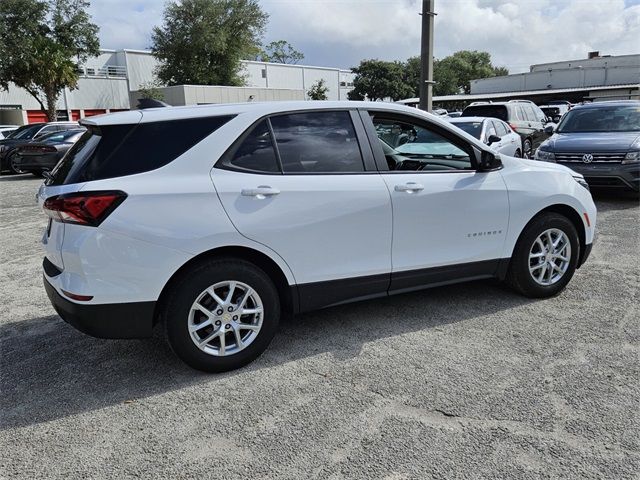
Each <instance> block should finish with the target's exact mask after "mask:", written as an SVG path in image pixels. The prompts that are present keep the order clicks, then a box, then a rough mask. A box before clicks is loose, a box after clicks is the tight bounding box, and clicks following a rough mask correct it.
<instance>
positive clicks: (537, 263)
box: [506, 212, 580, 298]
mask: <svg viewBox="0 0 640 480" xmlns="http://www.w3.org/2000/svg"><path fill="white" fill-rule="evenodd" d="M579 254H580V241H579V240H578V233H577V232H576V229H575V227H574V225H573V223H571V222H570V221H569V220H568V219H567V218H566V217H564V216H562V215H560V214H557V213H553V212H547V213H543V214H541V215H539V216H537V217H536V218H534V219H533V220H532V221H531V222H529V224H528V225H527V226H526V227H525V229H524V230H523V232H522V234H521V235H520V238H519V239H518V243H517V244H516V248H515V250H514V252H513V256H512V257H511V261H510V263H509V271H508V273H507V279H506V280H507V283H508V284H509V285H510V286H511V287H513V288H514V289H515V290H517V291H518V292H520V293H522V294H523V295H525V296H527V297H532V298H545V297H551V296H553V295H556V294H558V293H559V292H561V291H562V290H563V289H564V288H565V287H566V286H567V284H568V283H569V280H571V277H573V274H574V272H575V270H576V265H577V263H578V257H579Z"/></svg>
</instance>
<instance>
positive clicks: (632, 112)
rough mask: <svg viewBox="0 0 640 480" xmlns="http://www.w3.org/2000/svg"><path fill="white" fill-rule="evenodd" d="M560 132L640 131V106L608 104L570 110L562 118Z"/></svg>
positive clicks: (558, 130) (558, 129)
mask: <svg viewBox="0 0 640 480" xmlns="http://www.w3.org/2000/svg"><path fill="white" fill-rule="evenodd" d="M556 131H557V132H558V133H577V132H638V131H640V106H626V105H625V106H606V105H603V106H602V107H597V108H593V107H589V108H584V109H575V110H570V111H569V112H567V113H566V114H565V116H564V117H563V118H562V121H561V122H560V124H559V125H558V128H557V130H556Z"/></svg>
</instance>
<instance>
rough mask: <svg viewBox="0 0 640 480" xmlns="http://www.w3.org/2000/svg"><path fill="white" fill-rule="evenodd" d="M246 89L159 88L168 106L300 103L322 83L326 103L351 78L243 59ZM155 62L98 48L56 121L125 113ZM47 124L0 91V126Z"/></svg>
mask: <svg viewBox="0 0 640 480" xmlns="http://www.w3.org/2000/svg"><path fill="white" fill-rule="evenodd" d="M242 63H243V72H242V73H243V75H244V77H245V82H246V86H245V87H226V86H203V85H179V86H175V87H165V88H163V89H162V90H163V93H164V95H165V101H166V102H167V103H169V104H171V105H196V104H203V103H230V102H246V101H267V100H303V99H306V98H307V94H306V92H307V91H308V90H309V88H310V87H311V85H312V84H313V83H315V82H317V81H318V80H320V79H323V80H324V81H325V82H326V86H327V87H328V89H329V90H328V92H327V96H328V98H329V100H343V99H344V100H346V99H347V93H348V92H349V91H350V90H352V89H353V79H354V77H355V75H354V74H353V73H352V72H351V71H350V70H343V69H339V68H327V67H312V66H305V65H285V64H278V63H268V62H254V61H244V62H242ZM156 66H157V60H156V59H155V57H153V55H151V52H150V51H146V50H129V49H124V50H101V53H100V55H99V56H97V57H95V58H91V59H89V60H87V62H86V64H85V65H83V66H82V67H81V68H80V72H79V73H80V79H79V81H78V88H77V89H75V90H69V89H64V91H63V92H62V94H61V96H60V99H59V101H58V106H57V107H58V113H59V120H79V119H80V118H84V117H89V116H92V115H99V114H103V113H109V112H116V111H120V110H129V109H130V108H134V107H135V105H136V103H137V98H138V96H139V95H138V94H137V93H136V91H137V90H138V89H139V88H140V87H141V86H142V85H143V84H145V83H148V82H153V81H154V79H155V76H154V69H155V67H156ZM44 120H45V114H44V112H42V111H41V109H40V104H39V103H38V102H37V101H36V99H35V98H33V97H32V96H31V95H29V93H27V92H26V91H25V90H23V89H21V88H17V87H15V86H13V85H10V86H9V90H8V91H5V90H0V124H8V125H13V124H15V125H22V124H25V123H33V122H39V121H44Z"/></svg>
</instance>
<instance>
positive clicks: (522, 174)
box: [38, 102, 596, 372]
mask: <svg viewBox="0 0 640 480" xmlns="http://www.w3.org/2000/svg"><path fill="white" fill-rule="evenodd" d="M82 124H83V125H84V126H86V127H87V129H88V131H87V132H86V133H85V135H84V136H83V137H82V138H81V139H80V140H79V141H78V142H77V143H76V144H75V146H74V147H73V148H71V149H70V150H69V152H68V154H67V155H66V156H65V157H64V158H63V159H62V161H61V162H60V163H59V164H58V165H57V167H56V168H55V169H54V170H53V171H52V173H51V176H50V178H49V179H48V180H47V181H46V184H45V185H43V186H42V187H41V188H40V191H39V194H38V196H39V201H40V202H41V204H42V205H43V208H44V211H45V212H46V213H47V214H48V215H49V217H50V220H49V225H48V227H47V229H46V232H45V233H44V236H43V243H44V246H45V249H46V258H45V260H44V276H45V287H46V290H47V293H48V295H49V298H50V299H51V302H52V303H53V305H54V307H55V308H56V310H57V311H58V313H59V314H60V316H61V317H62V318H63V319H64V320H65V321H67V322H68V323H70V324H72V325H74V326H75V327H76V328H78V329H79V330H81V331H83V332H86V333H88V334H90V335H94V336H96V337H102V338H136V337H147V336H150V335H151V332H152V328H153V327H154V326H155V325H156V324H162V325H163V328H164V329H165V330H166V334H167V338H168V340H169V342H170V344H171V346H172V347H173V349H174V351H175V352H176V353H177V354H178V356H179V357H180V358H182V359H183V360H184V361H185V362H187V363H188V364H189V365H191V366H192V367H195V368H198V369H202V370H205V371H216V372H219V371H224V370H229V369H233V368H237V367H240V366H242V365H245V364H247V363H248V362H250V361H252V360H253V359H255V358H256V357H257V356H258V355H260V353H261V352H263V351H264V350H265V349H266V348H267V345H268V344H269V342H270V341H271V339H272V337H273V335H274V334H275V332H276V329H277V326H278V320H279V318H280V316H281V314H282V313H285V312H289V313H294V314H295V313H298V312H303V311H309V310H313V309H318V308H322V307H327V306H331V305H337V304H341V303H345V302H350V301H355V300H362V299H367V298H373V297H380V296H386V295H392V294H396V293H402V292H407V291H411V290H417V289H422V288H427V287H433V286H436V285H445V284H452V283H457V282H463V281H467V280H477V279H490V278H498V279H505V280H506V281H507V282H508V283H509V284H510V285H512V286H513V287H514V288H515V289H516V290H518V291H519V292H521V293H523V294H525V295H527V296H531V297H548V296H551V295H555V294H556V293H558V292H559V291H561V290H562V289H563V288H564V287H565V286H566V285H567V283H568V282H569V280H570V279H571V277H572V275H573V274H574V271H575V269H576V268H578V267H579V266H580V265H581V264H582V263H583V262H584V261H585V260H586V258H587V256H588V254H589V251H590V249H591V244H592V241H593V238H594V229H595V221H596V209H595V206H594V204H593V201H592V199H591V195H590V193H589V191H588V188H587V186H586V184H585V182H584V179H583V178H582V176H581V175H579V174H577V173H575V172H573V171H571V170H569V169H567V168H565V167H562V166H559V165H555V164H549V163H541V162H533V161H526V160H521V159H515V158H510V157H504V156H502V157H501V156H499V155H498V154H496V153H495V152H492V151H491V150H490V149H489V147H488V146H486V145H484V144H483V143H481V142H479V141H478V140H477V139H475V138H474V137H472V136H470V135H468V134H466V133H465V132H462V131H460V130H459V129H457V128H456V127H454V126H452V125H450V124H449V122H447V121H446V120H441V119H439V118H437V117H435V116H433V115H430V114H427V113H424V112H421V111H420V110H417V109H414V108H408V107H403V106H399V105H396V104H386V103H373V102H294V103H285V102H281V103H264V104H257V103H247V104H238V105H216V106H200V107H185V108H164V109H150V110H144V111H131V112H121V113H116V114H112V115H106V116H102V117H93V118H90V119H85V120H83V121H82ZM400 146H402V148H398V147H400Z"/></svg>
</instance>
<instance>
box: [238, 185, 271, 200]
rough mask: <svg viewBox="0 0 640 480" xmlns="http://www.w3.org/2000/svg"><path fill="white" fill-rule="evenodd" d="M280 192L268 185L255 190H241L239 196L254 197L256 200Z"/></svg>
mask: <svg viewBox="0 0 640 480" xmlns="http://www.w3.org/2000/svg"><path fill="white" fill-rule="evenodd" d="M279 193H280V190H278V189H277V188H272V187H270V186H269V185H260V186H259V187H257V188H243V189H242V191H241V192H240V194H241V195H242V196H243V197H256V198H261V199H262V198H266V197H272V196H273V195H278V194H279Z"/></svg>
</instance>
